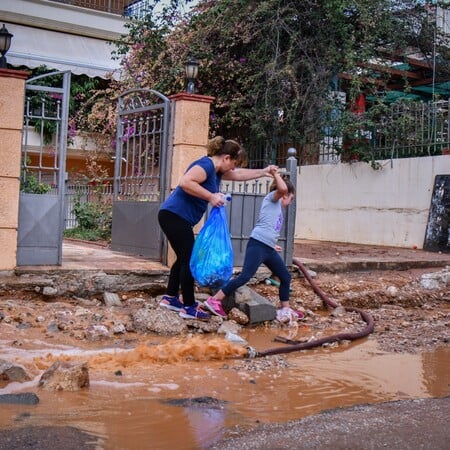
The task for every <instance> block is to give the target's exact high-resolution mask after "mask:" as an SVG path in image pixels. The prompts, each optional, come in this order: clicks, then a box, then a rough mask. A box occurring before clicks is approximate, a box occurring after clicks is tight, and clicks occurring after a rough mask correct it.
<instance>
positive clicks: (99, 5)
mask: <svg viewBox="0 0 450 450" xmlns="http://www.w3.org/2000/svg"><path fill="white" fill-rule="evenodd" d="M50 1H52V2H55V3H64V4H65V5H72V6H79V7H81V8H88V9H94V10H96V11H104V12H109V13H112V14H119V15H121V16H122V15H125V13H126V10H127V7H128V5H129V4H130V3H136V2H133V0H50Z"/></svg>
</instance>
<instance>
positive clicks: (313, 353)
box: [0, 330, 450, 449]
mask: <svg viewBox="0 0 450 450" xmlns="http://www.w3.org/2000/svg"><path fill="white" fill-rule="evenodd" d="M272 333H273V331H271V330H265V331H261V330H259V331H249V332H248V333H247V334H245V333H242V335H241V336H242V337H244V338H245V339H246V340H247V341H248V343H249V344H250V345H251V346H253V347H254V348H256V349H258V350H265V349H268V348H274V347H279V346H281V345H282V344H278V343H274V341H273V338H274V334H272ZM243 353H245V351H244V350H243V347H241V346H238V345H235V344H230V343H229V342H226V341H225V340H223V339H218V338H207V337H205V338H191V339H186V340H185V341H178V340H169V341H166V340H162V339H159V340H157V339H152V340H149V341H148V342H146V343H144V344H143V345H139V346H137V347H135V348H120V349H118V348H105V349H101V350H98V349H94V348H90V349H89V348H73V347H69V346H62V345H57V344H55V345H54V346H50V347H49V346H48V345H47V346H45V347H44V344H43V343H40V342H37V341H33V342H31V341H30V342H24V345H23V346H22V347H21V348H13V349H12V348H11V347H9V346H8V345H7V343H6V342H2V341H0V355H2V356H1V357H2V358H7V359H8V360H9V361H15V362H16V363H19V364H22V365H23V366H25V367H26V369H27V371H28V372H29V373H31V374H32V375H33V376H34V379H33V380H32V381H30V382H28V383H25V384H23V385H18V384H14V383H12V384H9V385H8V386H7V387H5V388H3V389H0V394H1V393H11V392H30V391H32V392H35V393H36V394H37V395H38V396H39V398H40V402H39V403H38V404H37V405H33V406H23V405H1V407H0V429H1V428H11V427H24V426H33V425H34V426H39V425H53V426H55V425H69V426H74V427H77V428H80V429H82V430H85V431H88V432H90V433H92V434H93V435H94V436H95V437H96V439H97V440H98V448H104V449H143V448H152V449H173V448H176V449H201V448H204V447H206V446H208V445H210V444H212V443H213V442H214V441H215V440H217V439H219V438H221V437H222V436H223V435H224V434H226V433H227V429H229V428H230V427H232V426H233V425H236V424H240V425H244V426H245V425H248V426H251V425H254V424H256V423H274V422H285V421H288V420H292V419H298V418H301V417H305V416H307V415H311V414H315V413H318V412H319V411H322V410H324V409H330V408H335V407H345V406H351V405H355V404H360V403H378V402H383V401H389V400H398V399H412V398H419V397H443V396H446V395H449V394H450V392H449V385H448V382H449V379H448V376H449V373H450V348H449V347H445V348H439V349H437V350H436V351H434V352H433V353H423V354H417V355H410V354H407V355H404V354H392V353H386V352H382V351H380V350H379V349H378V347H377V343H376V341H375V340H374V339H372V338H368V339H364V340H360V341H357V342H355V343H353V344H350V345H341V346H340V347H338V348H321V349H315V350H307V351H303V352H294V353H290V354H287V355H282V356H281V355H275V356H272V357H269V358H256V359H254V360H248V359H245V358H242V354H243ZM55 360H74V361H75V360H79V361H88V363H89V368H90V369H89V375H90V388H89V389H87V390H83V391H80V392H47V391H44V390H42V389H40V388H38V387H37V382H38V380H39V377H40V375H41V374H42V371H43V370H45V369H46V368H48V367H49V366H50V365H51V364H52V363H53V362H54V361H55ZM204 397H210V398H209V399H208V398H206V399H205V398H204ZM211 398H213V399H215V400H211ZM186 399H191V401H190V402H189V401H186ZM192 399H194V401H192ZM195 399H197V400H195Z"/></svg>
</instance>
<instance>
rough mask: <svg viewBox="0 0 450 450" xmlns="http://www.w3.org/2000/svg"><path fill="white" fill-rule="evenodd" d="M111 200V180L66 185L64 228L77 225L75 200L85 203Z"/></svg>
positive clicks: (112, 195)
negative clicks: (94, 183)
mask: <svg viewBox="0 0 450 450" xmlns="http://www.w3.org/2000/svg"><path fill="white" fill-rule="evenodd" d="M100 197H101V200H102V201H103V202H111V203H112V201H113V198H114V189H113V184H112V183H111V182H107V183H106V184H102V185H100V186H99V185H93V184H78V183H77V184H71V183H68V184H67V185H66V194H65V202H64V207H65V212H64V229H65V230H71V229H72V228H76V227H77V226H78V222H77V218H76V216H75V213H74V211H73V208H74V206H75V204H76V202H78V201H79V202H81V203H86V202H89V201H93V202H96V201H99V198H100Z"/></svg>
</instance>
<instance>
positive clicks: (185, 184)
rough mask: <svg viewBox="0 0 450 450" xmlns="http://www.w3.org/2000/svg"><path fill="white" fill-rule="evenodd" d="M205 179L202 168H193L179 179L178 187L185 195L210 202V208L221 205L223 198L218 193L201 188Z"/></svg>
mask: <svg viewBox="0 0 450 450" xmlns="http://www.w3.org/2000/svg"><path fill="white" fill-rule="evenodd" d="M206 178H207V175H206V172H205V170H204V169H203V168H202V167H200V166H193V167H191V168H190V169H189V170H188V171H187V172H186V173H185V174H184V175H183V176H182V177H181V180H180V183H179V186H180V188H181V189H183V191H184V192H186V193H187V194H189V195H193V196H194V197H198V198H202V199H203V200H206V201H208V202H210V203H211V205H212V206H221V205H223V196H222V194H221V193H220V192H216V193H212V192H210V191H208V189H205V188H204V187H203V186H201V183H203V182H204V181H205V180H206Z"/></svg>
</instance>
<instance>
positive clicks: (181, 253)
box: [158, 136, 278, 320]
mask: <svg viewBox="0 0 450 450" xmlns="http://www.w3.org/2000/svg"><path fill="white" fill-rule="evenodd" d="M207 150H208V151H207V156H204V157H202V158H200V159H198V160H197V161H194V162H193V163H191V164H190V165H189V167H188V168H187V170H186V172H185V173H184V175H183V176H182V178H181V180H180V183H179V184H178V186H177V187H176V188H175V190H174V191H173V192H172V193H171V195H170V196H169V197H168V198H167V200H166V201H165V202H164V203H163V204H162V205H161V208H160V211H159V214H158V221H159V224H160V226H161V229H162V230H163V232H164V234H165V235H166V237H167V239H168V241H169V242H170V245H171V246H172V248H173V250H174V252H175V254H176V257H177V259H176V261H175V263H174V264H173V265H172V267H171V269H170V275H169V281H168V284H167V291H166V295H164V296H163V297H162V299H161V302H160V306H162V307H164V308H168V309H170V310H172V311H178V312H179V315H180V316H181V317H183V318H185V319H200V320H205V319H208V318H209V314H208V313H206V312H205V311H203V310H202V309H201V308H200V307H199V304H198V303H197V302H196V301H195V297H194V279H193V277H192V274H191V269H190V268H189V261H190V259H191V254H192V248H193V246H194V240H195V238H194V231H193V227H194V226H195V225H196V224H197V223H198V222H199V221H200V219H201V218H202V216H203V214H204V213H205V211H206V209H207V207H208V203H209V204H210V205H211V206H222V205H223V204H224V198H223V195H222V194H221V193H220V192H219V186H220V182H221V180H232V181H247V180H253V179H255V178H260V177H264V176H272V173H273V172H274V171H276V170H277V169H278V168H277V167H276V166H268V167H266V168H264V169H244V168H242V167H241V166H242V165H243V164H244V163H245V162H246V154H245V151H244V150H243V148H242V147H241V146H240V145H239V144H238V143H237V142H236V141H234V140H230V139H229V140H225V139H224V138H223V137H222V136H217V137H215V138H214V139H211V140H210V141H209V142H208V145H207ZM180 294H182V300H181V298H180Z"/></svg>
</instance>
